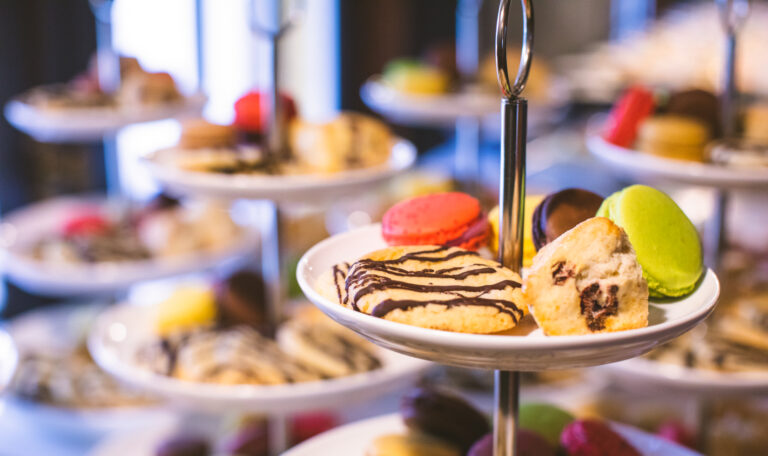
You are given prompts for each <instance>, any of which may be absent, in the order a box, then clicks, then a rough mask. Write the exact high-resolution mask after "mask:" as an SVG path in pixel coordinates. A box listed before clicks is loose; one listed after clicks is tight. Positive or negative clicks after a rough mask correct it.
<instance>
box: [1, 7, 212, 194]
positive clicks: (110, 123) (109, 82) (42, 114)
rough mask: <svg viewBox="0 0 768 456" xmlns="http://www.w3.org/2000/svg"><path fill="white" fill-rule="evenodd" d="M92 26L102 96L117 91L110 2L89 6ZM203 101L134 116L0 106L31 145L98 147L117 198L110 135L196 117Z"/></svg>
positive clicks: (192, 98)
mask: <svg viewBox="0 0 768 456" xmlns="http://www.w3.org/2000/svg"><path fill="white" fill-rule="evenodd" d="M88 1H89V3H90V6H91V10H92V11H93V15H94V18H95V20H96V46H97V49H96V52H97V55H98V60H97V65H98V66H97V72H98V79H99V86H100V87H101V89H102V90H103V91H104V92H106V93H111V92H114V91H115V90H117V88H118V86H119V85H120V59H119V56H118V55H117V53H116V52H115V50H114V49H113V46H112V5H113V3H114V0H88ZM206 101H207V97H206V96H205V95H203V94H202V93H195V94H192V95H189V96H185V97H184V98H183V100H182V101H179V102H178V103H174V104H169V105H158V106H145V107H142V108H137V109H134V110H130V111H128V110H115V109H114V108H110V107H102V108H87V109H86V108H80V109H67V110H59V111H53V112H50V111H47V110H44V109H40V108H38V107H36V106H34V105H33V104H31V103H29V102H28V100H26V99H24V98H23V97H15V98H13V99H11V101H9V102H8V103H7V104H6V106H5V117H6V118H7V119H8V122H9V123H10V124H11V125H13V126H14V127H16V128H17V129H19V130H21V131H23V132H24V133H26V134H28V135H29V136H31V137H33V138H34V139H35V140H37V141H40V142H48V143H72V142H91V141H103V143H104V149H105V150H104V153H105V162H106V176H107V186H108V187H109V188H110V190H113V191H115V192H118V191H119V190H120V183H119V177H118V169H117V150H116V148H117V146H116V144H115V138H114V137H115V134H116V133H117V131H118V130H120V129H121V128H123V127H126V126H128V125H132V124H136V123H142V122H152V121H155V120H162V119H171V118H184V117H195V116H199V115H200V113H201V112H202V110H203V107H204V105H205V103H206Z"/></svg>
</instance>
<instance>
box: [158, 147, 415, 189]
mask: <svg viewBox="0 0 768 456" xmlns="http://www.w3.org/2000/svg"><path fill="white" fill-rule="evenodd" d="M168 153H172V151H170V150H161V151H158V152H155V153H154V154H152V155H150V156H148V157H146V159H145V162H146V163H147V165H148V166H149V169H150V171H151V172H152V174H153V175H154V176H155V178H156V179H157V180H158V181H160V183H161V184H162V185H163V186H165V187H166V188H168V189H170V190H171V191H174V192H178V193H183V194H199V195H209V196H219V197H224V198H251V199H266V200H272V201H278V202H305V201H327V200H329V199H333V198H335V197H340V196H344V195H350V194H355V193H364V192H367V191H370V190H371V186H373V185H376V184H380V183H383V182H386V181H387V180H388V179H391V178H392V177H394V176H396V175H397V174H399V173H401V172H403V171H405V170H407V169H408V168H410V167H411V166H412V165H413V163H414V161H415V160H416V148H415V147H414V146H413V144H411V143H410V142H408V141H405V140H403V139H399V140H397V141H395V143H394V145H393V146H392V154H391V156H390V159H389V161H388V162H387V164H386V165H384V166H380V167H375V168H367V169H357V170H351V171H343V172H340V173H336V174H333V175H330V176H317V175H288V176H268V175H230V174H222V173H208V172H200V171H187V170H183V169H180V168H178V167H176V166H174V165H172V164H170V163H168V161H166V160H163V158H165V157H164V154H168Z"/></svg>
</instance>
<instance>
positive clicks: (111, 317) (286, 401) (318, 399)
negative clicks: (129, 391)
mask: <svg viewBox="0 0 768 456" xmlns="http://www.w3.org/2000/svg"><path fill="white" fill-rule="evenodd" d="M152 321H153V312H152V309H151V308H150V307H149V306H141V305H136V304H128V303H125V304H120V305H116V306H113V307H110V308H109V309H107V310H105V311H104V312H103V313H102V314H101V315H100V316H99V318H98V319H97V321H96V324H95V325H94V327H93V329H92V331H91V334H90V336H89V339H88V347H89V349H90V351H91V354H92V355H93V357H94V359H95V360H96V362H97V363H98V364H99V365H100V366H101V367H102V368H103V369H105V370H106V371H108V372H110V373H112V374H113V375H114V376H115V377H117V378H119V379H121V380H123V381H125V382H127V383H129V384H133V385H136V386H138V387H140V388H142V389H143V390H145V391H148V392H151V393H153V394H156V395H158V396H161V397H164V398H166V399H169V400H170V401H173V402H176V403H179V404H180V405H182V406H184V407H189V408H194V409H199V410H210V411H218V412H220V411H221V410H228V411H247V412H259V413H290V412H294V411H306V410H317V409H323V408H336V407H339V406H346V405H349V404H351V403H353V402H356V401H364V400H367V399H371V398H375V397H377V396H379V395H381V394H383V393H386V392H389V391H393V390H396V389H398V388H402V387H406V386H408V385H410V384H411V383H413V381H414V380H415V379H416V378H417V377H418V375H419V373H420V372H421V371H422V370H423V369H424V368H426V367H427V366H428V363H425V362H423V361H420V360H415V359H412V358H408V357H405V356H402V355H398V354H397V353H392V352H389V351H386V350H380V351H379V352H378V356H379V358H380V359H381V360H382V362H383V367H382V368H380V369H377V370H374V371H370V372H366V373H361V374H356V375H351V376H348V377H340V378H335V379H331V380H324V381H316V382H303V383H294V384H286V385H276V386H256V385H232V386H225V385H214V384H204V383H195V382H185V381H181V380H177V379H174V378H171V377H167V376H164V375H160V374H156V373H153V372H150V371H149V370H145V369H143V368H141V367H140V366H139V365H137V363H136V361H135V356H136V352H137V351H138V350H139V347H141V346H144V345H146V344H147V343H150V342H151V341H153V340H155V338H156V337H157V336H156V335H155V334H154V333H153V329H152V328H153V324H152Z"/></svg>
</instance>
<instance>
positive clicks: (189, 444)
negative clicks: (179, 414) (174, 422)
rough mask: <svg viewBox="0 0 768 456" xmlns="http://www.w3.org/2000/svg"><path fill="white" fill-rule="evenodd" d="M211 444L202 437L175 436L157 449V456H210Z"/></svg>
mask: <svg viewBox="0 0 768 456" xmlns="http://www.w3.org/2000/svg"><path fill="white" fill-rule="evenodd" d="M210 454H211V444H210V442H208V440H207V439H205V438H203V437H201V436H195V435H191V434H184V435H175V436H173V437H171V438H169V439H166V440H164V441H163V442H161V443H160V445H158V447H157V448H156V449H155V456H210Z"/></svg>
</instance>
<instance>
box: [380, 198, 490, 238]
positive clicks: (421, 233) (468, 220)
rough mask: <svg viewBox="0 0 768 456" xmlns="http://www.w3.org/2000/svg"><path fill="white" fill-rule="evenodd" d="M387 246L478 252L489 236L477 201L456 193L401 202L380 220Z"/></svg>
mask: <svg viewBox="0 0 768 456" xmlns="http://www.w3.org/2000/svg"><path fill="white" fill-rule="evenodd" d="M381 231H382V235H383V237H384V240H385V241H386V242H387V244H389V245H448V246H455V247H461V248H464V249H469V250H477V249H478V248H480V247H481V246H483V245H484V244H485V239H486V237H487V236H488V220H487V219H486V218H485V217H484V216H483V213H482V210H481V208H480V202H479V201H477V199H475V198H473V197H471V196H469V195H467V194H465V193H458V192H451V193H435V194H432V195H426V196H419V197H416V198H411V199H408V200H405V201H402V202H400V203H398V204H396V205H394V206H392V207H391V208H390V209H389V210H388V211H387V212H386V213H385V214H384V218H383V219H382V230H381Z"/></svg>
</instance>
